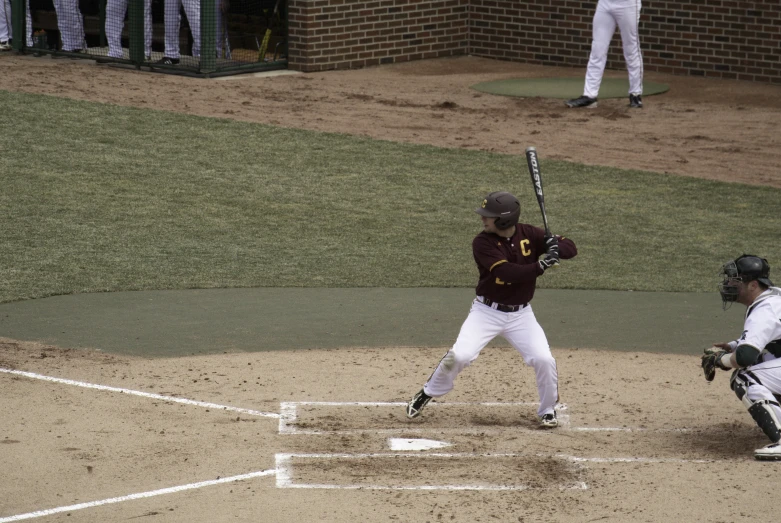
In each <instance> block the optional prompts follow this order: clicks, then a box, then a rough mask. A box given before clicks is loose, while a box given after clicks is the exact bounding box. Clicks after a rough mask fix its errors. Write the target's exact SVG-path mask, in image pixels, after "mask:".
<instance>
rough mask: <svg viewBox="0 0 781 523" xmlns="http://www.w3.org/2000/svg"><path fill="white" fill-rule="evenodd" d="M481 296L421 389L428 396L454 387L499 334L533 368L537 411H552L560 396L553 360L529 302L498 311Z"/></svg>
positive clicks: (443, 392) (442, 392)
mask: <svg viewBox="0 0 781 523" xmlns="http://www.w3.org/2000/svg"><path fill="white" fill-rule="evenodd" d="M481 300H482V297H478V298H476V299H475V300H474V302H473V303H472V308H471V309H470V311H469V316H467V318H466V321H464V324H463V325H462V326H461V332H460V333H459V334H458V338H457V339H456V342H455V344H454V345H453V348H452V349H450V351H449V352H448V353H447V354H446V355H445V357H444V358H443V359H442V361H441V362H440V363H439V365H438V366H437V368H436V370H434V374H432V375H431V378H429V380H428V382H427V383H426V384H425V386H424V387H423V391H424V392H425V393H426V394H428V395H429V396H442V395H443V394H447V393H448V392H450V391H451V390H453V382H454V380H455V379H456V377H457V376H458V374H459V373H460V372H461V371H462V370H464V368H466V367H467V366H468V365H469V364H470V363H472V362H473V361H474V360H475V359H477V356H479V355H480V351H482V350H483V348H484V347H485V346H486V345H488V343H489V342H490V341H491V340H492V339H494V338H495V337H496V336H502V337H504V338H505V339H506V340H507V341H508V342H509V343H510V345H512V346H513V347H514V348H515V350H517V351H518V352H520V353H521V356H522V357H523V361H524V362H526V364H527V365H530V366H531V367H533V368H534V371H535V375H536V378H537V392H538V393H539V396H540V407H539V408H538V409H537V414H538V415H540V416H541V415H543V414H547V413H549V412H553V407H554V406H555V405H556V402H557V401H558V396H559V391H558V374H557V371H556V360H555V359H554V358H553V356H552V355H551V351H550V346H549V345H548V339H547V338H546V337H545V332H544V331H543V330H542V327H541V326H540V324H539V323H537V318H535V317H534V312H532V307H531V304H530V305H527V306H526V307H524V308H522V309H521V310H519V311H517V312H500V311H498V310H496V309H493V308H491V307H489V306H487V305H483V303H481Z"/></svg>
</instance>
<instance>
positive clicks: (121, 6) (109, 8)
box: [106, 0, 152, 60]
mask: <svg viewBox="0 0 781 523" xmlns="http://www.w3.org/2000/svg"><path fill="white" fill-rule="evenodd" d="M127 4H128V0H108V3H107V4H106V40H108V55H109V56H110V57H111V58H125V56H124V54H123V53H122V28H123V27H124V25H125V14H126V13H127ZM144 56H146V58H147V60H149V58H150V57H151V56H152V0H144Z"/></svg>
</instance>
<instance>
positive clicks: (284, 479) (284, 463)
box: [276, 452, 588, 491]
mask: <svg viewBox="0 0 781 523" xmlns="http://www.w3.org/2000/svg"><path fill="white" fill-rule="evenodd" d="M529 455H530V454H518V453H503V452H497V453H493V454H491V453H486V454H475V453H443V452H431V453H425V454H420V453H399V452H395V453H368V454H339V453H336V454H334V453H327V454H302V453H296V454H286V453H279V454H277V455H276V465H277V488H297V489H331V490H336V489H344V490H364V489H365V490H483V491H506V490H514V491H522V490H553V489H558V490H587V489H588V485H587V484H586V482H584V481H575V482H573V483H570V484H562V485H558V486H556V487H549V488H546V487H532V486H530V485H377V484H373V485H360V484H358V485H355V484H348V485H337V484H327V483H326V484H323V483H293V479H292V476H293V466H292V463H291V462H292V459H293V458H302V459H361V458H399V457H401V458H403V457H412V458H415V459H421V458H508V457H528V456H529Z"/></svg>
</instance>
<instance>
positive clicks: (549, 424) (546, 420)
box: [540, 412, 559, 429]
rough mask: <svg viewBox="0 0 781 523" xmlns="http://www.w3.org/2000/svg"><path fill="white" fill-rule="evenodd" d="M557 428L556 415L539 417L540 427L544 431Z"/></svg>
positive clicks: (553, 413)
mask: <svg viewBox="0 0 781 523" xmlns="http://www.w3.org/2000/svg"><path fill="white" fill-rule="evenodd" d="M558 426H559V420H558V419H556V413H555V412H551V413H548V414H543V415H542V416H540V427H542V428H544V429H552V428H553V427H558Z"/></svg>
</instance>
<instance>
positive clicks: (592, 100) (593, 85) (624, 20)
mask: <svg viewBox="0 0 781 523" xmlns="http://www.w3.org/2000/svg"><path fill="white" fill-rule="evenodd" d="M640 8H641V1H640V0H599V2H598V3H597V10H596V12H595V13H594V21H593V25H592V29H591V30H592V41H591V55H590V56H589V59H588V68H587V69H586V83H585V86H584V87H583V96H581V97H580V98H575V99H573V100H567V102H566V103H567V107H592V108H595V107H596V106H597V97H598V95H599V86H600V85H601V84H602V74H603V73H604V72H605V64H606V63H607V51H608V48H609V47H610V40H612V39H613V33H615V31H616V26H618V29H619V31H621V44H622V45H623V47H624V60H626V68H627V71H628V72H629V107H632V108H635V109H639V108H642V107H643V55H642V53H641V52H640V36H639V31H638V28H639V26H640Z"/></svg>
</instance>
